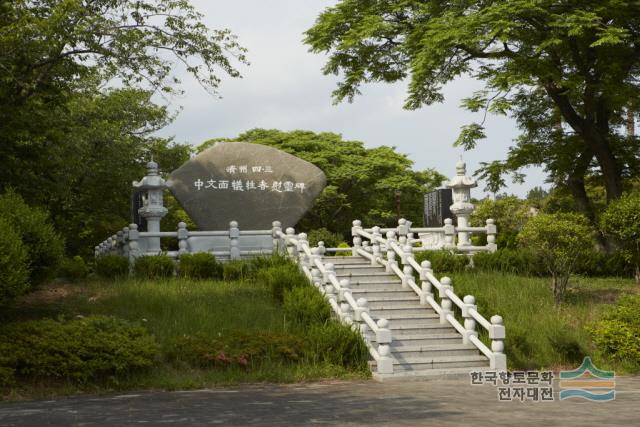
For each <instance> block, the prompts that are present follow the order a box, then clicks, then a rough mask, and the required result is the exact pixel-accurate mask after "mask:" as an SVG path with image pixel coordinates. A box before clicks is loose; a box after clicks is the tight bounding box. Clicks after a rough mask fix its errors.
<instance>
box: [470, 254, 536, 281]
mask: <svg viewBox="0 0 640 427" xmlns="http://www.w3.org/2000/svg"><path fill="white" fill-rule="evenodd" d="M473 266H474V269H476V270H478V271H494V272H501V273H510V274H518V275H521V276H543V275H545V274H546V273H547V271H546V269H545V268H544V265H543V264H542V260H541V259H540V257H537V256H536V255H535V254H533V253H532V252H530V251H527V250H524V249H498V250H497V251H495V252H479V253H477V254H475V255H473Z"/></svg>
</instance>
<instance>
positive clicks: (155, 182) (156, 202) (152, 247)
mask: <svg viewBox="0 0 640 427" xmlns="http://www.w3.org/2000/svg"><path fill="white" fill-rule="evenodd" d="M133 188H135V189H136V190H137V191H144V195H143V196H142V207H141V208H140V209H138V213H139V214H140V216H141V217H143V218H144V219H146V221H147V231H148V232H151V233H159V232H160V220H162V218H163V217H164V216H165V215H166V214H167V213H168V212H169V211H168V210H167V208H165V207H164V200H163V195H162V192H163V191H164V189H165V188H167V184H166V182H165V180H164V179H163V178H162V177H161V176H160V174H158V164H157V163H156V162H154V161H153V160H152V161H150V162H149V163H147V175H146V176H145V177H144V178H142V180H141V181H139V182H138V181H134V182H133ZM146 249H147V252H151V253H159V252H160V251H161V248H160V237H159V236H158V237H149V238H147V248H146Z"/></svg>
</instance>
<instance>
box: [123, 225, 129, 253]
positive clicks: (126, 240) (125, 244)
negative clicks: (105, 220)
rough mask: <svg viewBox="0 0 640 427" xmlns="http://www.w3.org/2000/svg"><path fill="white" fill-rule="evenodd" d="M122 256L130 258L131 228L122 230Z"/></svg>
mask: <svg viewBox="0 0 640 427" xmlns="http://www.w3.org/2000/svg"><path fill="white" fill-rule="evenodd" d="M122 255H124V256H126V257H127V258H129V227H123V228H122Z"/></svg>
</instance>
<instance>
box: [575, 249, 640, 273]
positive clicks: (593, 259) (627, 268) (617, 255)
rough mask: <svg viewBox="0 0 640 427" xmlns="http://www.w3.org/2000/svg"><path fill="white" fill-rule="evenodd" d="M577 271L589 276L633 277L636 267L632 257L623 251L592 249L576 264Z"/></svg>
mask: <svg viewBox="0 0 640 427" xmlns="http://www.w3.org/2000/svg"><path fill="white" fill-rule="evenodd" d="M575 273H576V274H580V275H582V276H589V277H607V276H614V277H633V274H634V267H633V262H632V261H631V259H630V258H629V257H627V256H625V254H624V253H623V252H621V251H618V252H612V253H607V252H600V251H595V250H594V251H591V252H589V253H586V254H584V255H583V256H582V257H581V258H580V259H579V260H578V263H577V264H576V268H575Z"/></svg>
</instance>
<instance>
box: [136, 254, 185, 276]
mask: <svg viewBox="0 0 640 427" xmlns="http://www.w3.org/2000/svg"><path fill="white" fill-rule="evenodd" d="M174 269H175V266H174V264H173V260H172V259H171V258H169V257H168V256H166V255H147V256H141V257H139V258H136V262H135V264H133V272H134V273H135V275H136V277H138V278H140V279H162V278H166V277H171V276H173V271H174Z"/></svg>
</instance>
